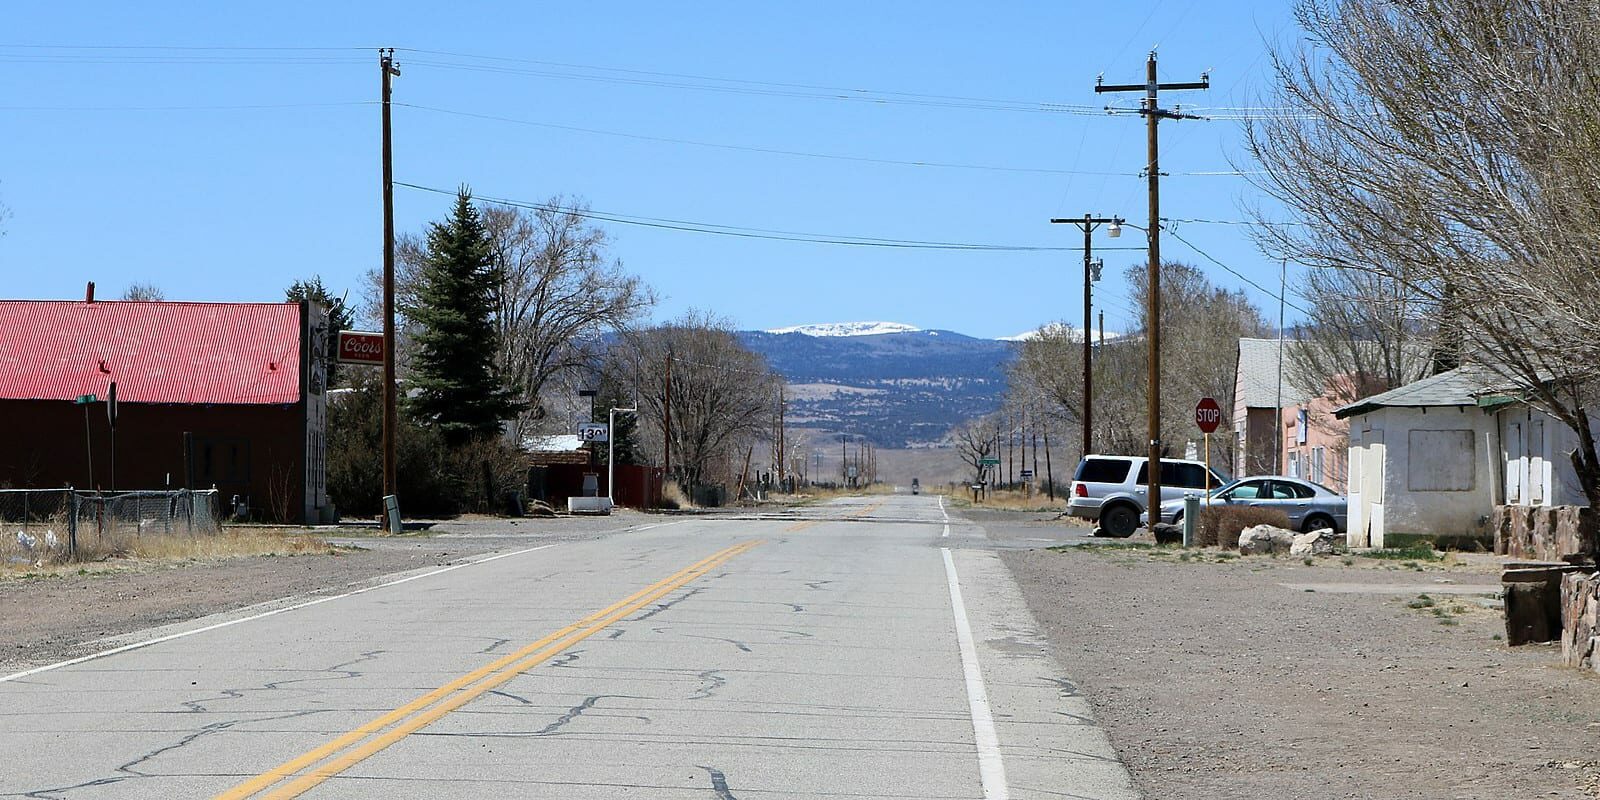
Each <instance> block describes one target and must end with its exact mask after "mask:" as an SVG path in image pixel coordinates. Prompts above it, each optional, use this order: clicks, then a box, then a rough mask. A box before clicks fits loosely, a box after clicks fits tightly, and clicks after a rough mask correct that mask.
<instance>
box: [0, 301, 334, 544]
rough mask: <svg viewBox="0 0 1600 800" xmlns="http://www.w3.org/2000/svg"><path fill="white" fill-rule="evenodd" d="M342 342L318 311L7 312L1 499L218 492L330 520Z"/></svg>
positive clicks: (259, 508) (155, 305)
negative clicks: (337, 344) (329, 466)
mask: <svg viewBox="0 0 1600 800" xmlns="http://www.w3.org/2000/svg"><path fill="white" fill-rule="evenodd" d="M327 336H328V321H327V314H326V311H325V309H324V308H323V307H322V306H321V305H320V304H316V303H304V302H303V303H179V302H138V301H96V300H95V299H94V291H93V284H91V285H90V288H89V292H88V294H87V296H86V297H85V299H84V301H82V302H77V301H39V300H12V301H0V485H9V486H12V487H19V488H21V487H60V486H66V485H71V486H75V487H78V488H95V489H105V490H111V489H119V490H128V489H159V488H166V487H172V488H195V489H200V488H211V487H213V486H215V487H216V488H217V489H218V490H219V492H220V494H221V496H222V499H223V501H224V502H231V499H232V497H233V496H234V495H238V496H239V497H240V499H241V500H242V501H244V502H245V503H247V504H248V505H249V507H250V509H251V511H252V513H253V514H255V515H256V516H259V517H263V518H267V519H274V520H282V521H296V522H302V521H303V522H313V521H319V520H323V519H326V518H329V517H331V515H332V508H331V506H330V504H329V502H328V498H327V487H326V481H325V450H324V431H325V427H326V421H327V415H326V399H325V390H326V386H325V383H326V377H325V376H326V374H327V373H326V367H327V364H326V361H325V357H326V353H327V352H328V351H327V348H326V342H327ZM113 382H114V383H115V384H116V387H117V389H116V391H117V401H118V416H117V422H116V428H115V432H114V433H115V437H114V447H115V464H113V463H112V452H113V431H112V429H111V425H110V421H109V420H108V418H107V408H106V397H107V393H108V389H109V387H110V385H111V384H112V383H113ZM86 395H93V396H94V398H95V399H94V401H93V402H89V403H83V404H80V403H79V402H77V401H78V399H79V398H80V397H83V396H86ZM91 468H92V470H93V471H92V474H91ZM113 472H114V474H115V485H114V486H113V485H112V483H111V482H112V480H113V478H112V475H113Z"/></svg>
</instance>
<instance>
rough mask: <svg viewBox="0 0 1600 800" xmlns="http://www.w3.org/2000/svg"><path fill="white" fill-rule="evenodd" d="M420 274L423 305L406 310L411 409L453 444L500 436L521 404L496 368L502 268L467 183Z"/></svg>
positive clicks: (434, 235) (434, 230)
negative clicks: (411, 347)
mask: <svg viewBox="0 0 1600 800" xmlns="http://www.w3.org/2000/svg"><path fill="white" fill-rule="evenodd" d="M419 278H420V280H419V282H418V283H419V285H418V287H417V295H416V302H415V305H414V306H413V307H410V308H407V309H406V316H407V317H408V318H409V320H410V321H411V322H412V323H413V324H414V325H415V329H416V333H415V341H416V353H415V355H414V356H413V358H412V362H411V374H410V376H409V378H408V382H407V386H406V388H407V390H408V393H409V394H411V398H410V400H409V401H408V405H409V409H410V411H411V413H412V414H413V415H414V416H415V417H416V418H417V420H418V421H419V422H422V423H423V424H426V425H430V426H433V427H435V428H437V429H438V430H439V432H440V433H441V434H443V435H444V438H445V441H446V442H448V443H450V444H453V445H459V444H463V443H466V442H470V441H472V440H475V439H482V438H485V437H489V436H493V435H495V434H497V433H499V431H500V423H501V422H502V421H504V420H506V419H509V418H510V417H512V416H513V415H515V414H516V413H517V411H518V410H519V406H518V404H517V403H516V402H515V401H514V400H513V399H512V395H511V393H510V392H509V391H508V390H507V389H506V388H505V386H504V385H503V384H502V383H501V382H500V379H499V376H498V375H497V374H496V370H495V364H494V356H495V352H496V347H497V345H498V344H499V343H498V341H497V334H496V333H495V326H494V321H493V319H492V314H491V311H492V309H493V307H494V299H493V291H494V287H495V285H496V269H495V265H494V259H493V258H492V256H491V250H490V243H489V234H488V231H487V230H486V229H485V228H484V225H483V221H482V220H481V219H480V218H479V216H478V209H477V208H476V207H474V206H473V205H472V193H471V192H470V191H468V190H467V189H466V187H462V189H461V191H460V193H459V194H458V195H457V196H456V205H455V209H454V211H453V212H452V213H451V215H450V218H449V219H448V220H446V221H444V222H436V223H433V224H432V225H430V226H429V228H428V247H427V253H426V256H425V258H424V260H423V264H422V274H421V275H420V276H419Z"/></svg>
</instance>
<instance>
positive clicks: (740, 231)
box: [394, 181, 1141, 253]
mask: <svg viewBox="0 0 1600 800" xmlns="http://www.w3.org/2000/svg"><path fill="white" fill-rule="evenodd" d="M394 185H396V186H404V187H406V188H407V189H415V190H417V191H422V192H430V193H433V194H441V195H450V196H453V195H455V194H456V191H455V190H453V189H439V188H435V187H431V186H419V185H417V184H414V183H404V182H401V181H395V184H394ZM474 198H476V199H478V200H482V201H484V202H486V203H494V204H496V205H503V206H510V207H513V208H524V209H529V210H534V211H548V212H554V213H560V214H572V215H573V216H577V217H582V218H584V219H594V220H600V221H604V222H614V223H617V224H620V225H637V226H640V227H647V228H660V229H665V230H676V231H686V232H692V233H706V234H712V235H716V236H734V237H739V238H745V239H767V240H774V241H786V242H807V243H812V244H833V245H846V246H852V247H886V248H901V249H912V250H965V251H979V252H1025V253H1031V252H1063V251H1070V250H1075V248H1071V247H1048V246H1040V245H1007V244H980V243H962V242H939V241H925V240H919V239H890V238H879V237H871V236H851V235H845V234H821V233H806V232H801V231H784V230H774V229H770V228H750V227H743V226H738V225H721V224H717V223H710V222H694V221H690V220H679V219H667V218H661V217H644V216H637V215H632V214H618V213H612V212H604V211H593V210H589V209H579V208H571V207H562V206H552V205H549V204H547V203H531V202H527V201H522V200H509V199H506V198H499V197H488V196H482V195H474ZM1101 249H1103V250H1109V249H1123V250H1137V249H1141V248H1133V247H1127V248H1101Z"/></svg>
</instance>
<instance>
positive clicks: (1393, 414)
mask: <svg viewBox="0 0 1600 800" xmlns="http://www.w3.org/2000/svg"><path fill="white" fill-rule="evenodd" d="M1493 382H1494V380H1493V379H1492V378H1491V377H1489V376H1488V375H1487V374H1485V373H1483V372H1481V371H1477V370H1473V369H1471V368H1465V367H1464V368H1461V369H1454V370H1450V371H1448V372H1442V373H1440V374H1438V375H1433V376H1431V377H1428V378H1424V379H1422V380H1420V381H1416V382H1415V383H1409V384H1406V385H1405V386H1401V387H1399V388H1397V389H1392V390H1390V391H1387V392H1384V393H1382V394H1378V395H1374V396H1372V397H1368V398H1366V399H1363V400H1359V401H1357V402H1355V403H1351V404H1350V405H1348V406H1345V407H1343V408H1341V409H1339V410H1338V411H1337V412H1335V414H1336V416H1338V417H1339V418H1340V419H1346V420H1348V421H1349V422H1350V485H1349V492H1348V495H1349V498H1350V527H1349V532H1348V540H1349V543H1350V546H1351V547H1393V546H1396V545H1398V544H1405V543H1407V542H1408V541H1414V540H1416V539H1421V538H1431V539H1437V538H1441V537H1476V536H1482V535H1483V531H1484V529H1485V526H1486V523H1487V522H1488V518H1489V514H1490V512H1491V511H1493V509H1494V505H1495V503H1496V501H1497V497H1498V495H1499V492H1498V491H1497V489H1498V486H1497V484H1498V482H1499V481H1498V478H1499V470H1498V469H1497V468H1496V465H1497V464H1499V463H1500V462H1501V461H1502V457H1503V454H1502V452H1501V448H1500V442H1499V438H1500V437H1499V433H1498V430H1497V425H1496V416H1495V414H1493V413H1492V412H1490V411H1488V410H1486V409H1483V408H1480V407H1479V405H1478V395H1480V394H1483V393H1484V392H1485V391H1486V389H1485V387H1486V386H1487V385H1489V384H1490V383H1493Z"/></svg>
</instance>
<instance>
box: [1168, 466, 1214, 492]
mask: <svg viewBox="0 0 1600 800" xmlns="http://www.w3.org/2000/svg"><path fill="white" fill-rule="evenodd" d="M1161 477H1162V479H1163V481H1162V482H1163V483H1167V484H1168V485H1170V486H1182V487H1183V488H1185V489H1204V488H1206V468H1205V467H1202V466H1200V465H1199V464H1173V465H1172V471H1171V472H1168V471H1167V465H1166V464H1162V465H1161ZM1169 478H1170V479H1169Z"/></svg>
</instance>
